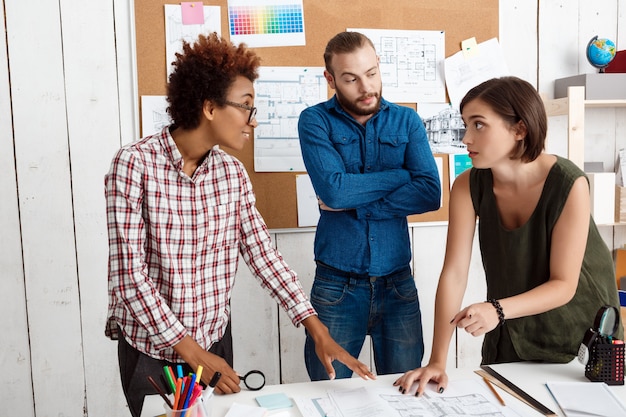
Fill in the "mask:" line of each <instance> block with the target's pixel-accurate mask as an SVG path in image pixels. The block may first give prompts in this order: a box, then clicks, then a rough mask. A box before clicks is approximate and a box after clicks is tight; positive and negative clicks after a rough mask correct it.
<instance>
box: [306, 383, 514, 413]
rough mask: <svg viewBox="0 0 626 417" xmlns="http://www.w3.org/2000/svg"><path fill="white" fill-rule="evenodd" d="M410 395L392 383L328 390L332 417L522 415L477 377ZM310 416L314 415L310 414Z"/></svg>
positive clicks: (430, 387)
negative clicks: (373, 386)
mask: <svg viewBox="0 0 626 417" xmlns="http://www.w3.org/2000/svg"><path fill="white" fill-rule="evenodd" d="M412 394H413V393H412V392H410V393H408V394H400V393H399V392H398V389H397V388H396V387H392V386H390V387H386V388H365V387H361V388H356V389H352V390H344V391H331V392H329V393H328V397H329V398H330V399H331V402H332V404H333V406H334V408H335V410H334V414H333V415H334V416H335V417H374V416H382V415H384V416H389V417H393V416H397V417H401V416H405V415H407V416H421V417H445V416H450V415H454V416H455V417H463V416H468V417H469V416H490V417H520V416H521V415H520V414H518V412H517V411H516V410H515V409H514V407H511V406H502V405H500V404H499V403H498V402H497V400H496V399H495V397H494V396H493V394H492V393H491V392H489V391H488V390H487V388H486V386H484V385H482V384H481V383H480V382H478V381H476V380H469V379H468V380H458V381H450V383H449V384H448V387H447V388H446V390H445V392H444V393H443V394H439V393H436V392H434V390H433V389H432V384H431V386H429V388H428V389H427V391H426V392H424V394H423V395H422V396H420V397H416V396H415V395H412ZM303 415H305V414H304V413H303ZM313 416H314V414H313V415H311V416H310V417H313ZM305 417H309V416H307V415H305Z"/></svg>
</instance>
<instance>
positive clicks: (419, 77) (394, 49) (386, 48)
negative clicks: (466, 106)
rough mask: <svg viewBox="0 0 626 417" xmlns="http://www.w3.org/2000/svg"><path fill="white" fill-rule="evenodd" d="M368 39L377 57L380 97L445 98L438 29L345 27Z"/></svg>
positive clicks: (404, 100)
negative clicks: (381, 84) (380, 87)
mask: <svg viewBox="0 0 626 417" xmlns="http://www.w3.org/2000/svg"><path fill="white" fill-rule="evenodd" d="M346 30H347V31H349V32H360V33H362V34H364V35H365V36H367V37H368V38H370V39H371V41H372V43H373V44H374V46H375V48H376V53H377V54H378V56H379V57H380V75H381V78H382V82H383V97H384V98H385V99H386V100H389V101H392V102H395V103H422V102H434V103H442V102H444V101H445V100H446V90H445V83H444V73H443V62H444V58H445V32H444V31H441V30H392V29H350V28H349V29H346Z"/></svg>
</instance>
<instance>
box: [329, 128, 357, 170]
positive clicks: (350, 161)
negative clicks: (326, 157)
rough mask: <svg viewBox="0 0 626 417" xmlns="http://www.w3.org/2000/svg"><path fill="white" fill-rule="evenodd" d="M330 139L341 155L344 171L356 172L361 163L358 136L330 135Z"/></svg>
mask: <svg viewBox="0 0 626 417" xmlns="http://www.w3.org/2000/svg"><path fill="white" fill-rule="evenodd" d="M330 141H331V142H332V143H333V147H334V148H335V150H336V151H337V153H339V155H340V156H341V159H342V160H343V163H344V165H345V167H346V172H350V173H357V172H359V166H360V165H361V145H360V140H359V137H358V136H347V135H331V137H330Z"/></svg>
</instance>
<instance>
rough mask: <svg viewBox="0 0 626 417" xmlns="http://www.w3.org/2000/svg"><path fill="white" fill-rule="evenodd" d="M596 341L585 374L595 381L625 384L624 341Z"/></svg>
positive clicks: (608, 383)
mask: <svg viewBox="0 0 626 417" xmlns="http://www.w3.org/2000/svg"><path fill="white" fill-rule="evenodd" d="M618 342H621V343H619V344H614V343H594V344H593V345H592V346H591V351H590V352H589V362H587V365H585V376H586V377H587V378H588V379H589V380H590V381H594V382H605V383H606V384H607V385H624V346H626V345H624V342H623V341H622V340H619V341H618Z"/></svg>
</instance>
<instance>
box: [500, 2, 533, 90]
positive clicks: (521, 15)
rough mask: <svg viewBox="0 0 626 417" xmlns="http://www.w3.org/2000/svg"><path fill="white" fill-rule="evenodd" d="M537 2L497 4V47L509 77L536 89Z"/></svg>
mask: <svg viewBox="0 0 626 417" xmlns="http://www.w3.org/2000/svg"><path fill="white" fill-rule="evenodd" d="M537 2H538V0H509V1H506V4H502V3H503V2H500V7H499V18H500V35H499V38H500V46H501V47H502V53H503V55H504V59H505V60H506V63H507V66H508V67H509V71H510V72H511V75H515V76H517V77H520V78H522V79H524V80H526V81H528V82H529V83H531V84H533V85H534V86H535V87H536V86H537Z"/></svg>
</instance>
